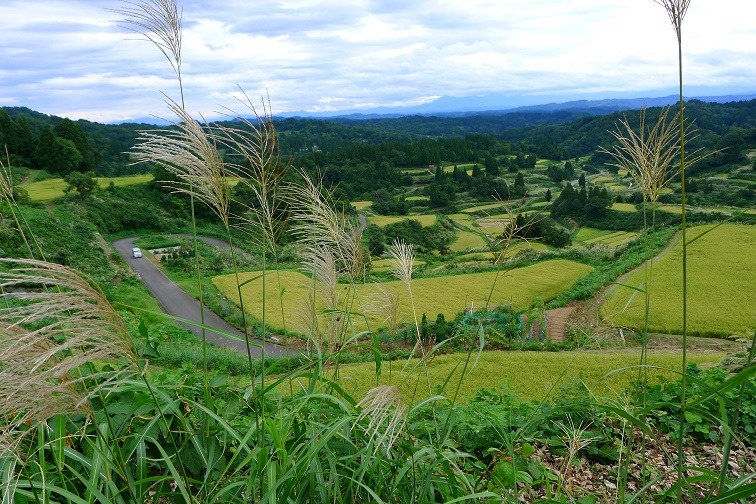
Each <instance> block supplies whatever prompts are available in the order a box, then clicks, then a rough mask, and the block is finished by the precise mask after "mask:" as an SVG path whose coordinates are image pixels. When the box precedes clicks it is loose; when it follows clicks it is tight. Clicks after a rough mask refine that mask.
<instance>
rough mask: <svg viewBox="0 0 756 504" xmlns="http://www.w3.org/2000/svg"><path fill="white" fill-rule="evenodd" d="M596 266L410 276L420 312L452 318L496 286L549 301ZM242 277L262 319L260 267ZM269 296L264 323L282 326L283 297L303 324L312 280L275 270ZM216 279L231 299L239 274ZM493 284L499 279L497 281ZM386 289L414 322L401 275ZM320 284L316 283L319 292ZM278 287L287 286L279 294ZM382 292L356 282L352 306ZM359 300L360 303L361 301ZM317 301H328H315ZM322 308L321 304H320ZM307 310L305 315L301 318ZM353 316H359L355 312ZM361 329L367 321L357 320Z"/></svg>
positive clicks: (504, 295)
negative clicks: (441, 314) (258, 269)
mask: <svg viewBox="0 0 756 504" xmlns="http://www.w3.org/2000/svg"><path fill="white" fill-rule="evenodd" d="M592 269H593V268H591V267H590V266H586V265H585V264H580V263H577V262H574V261H568V260H564V259H556V260H551V261H544V262H541V263H538V264H534V265H532V266H527V267H525V268H518V269H515V270H512V271H509V272H506V274H500V275H498V278H497V274H496V272H485V273H470V274H464V275H450V276H443V277H435V278H419V279H415V280H413V281H412V295H413V299H414V303H415V309H416V314H417V316H418V318H419V317H420V316H421V315H422V314H423V313H427V314H428V316H429V317H432V318H434V319H435V317H436V315H437V314H439V313H443V314H444V316H445V317H447V318H453V317H454V316H455V315H456V314H457V313H458V312H460V311H462V310H464V309H466V308H469V307H470V306H472V307H474V308H477V307H481V306H483V305H485V302H486V299H487V297H488V295H489V293H490V292H491V290H492V288H493V295H492V296H491V302H492V303H493V304H503V305H512V306H514V307H515V308H524V307H527V306H529V305H530V303H531V302H532V301H533V299H534V298H536V297H540V298H541V299H543V300H544V301H548V300H550V299H553V298H554V297H556V296H557V295H558V294H559V293H561V292H562V291H564V290H566V289H568V288H569V287H570V286H571V285H572V284H574V283H575V282H576V281H577V280H578V279H579V278H580V277H582V276H584V275H586V274H588V273H589V272H590V271H591V270H592ZM239 276H240V279H239V281H240V282H246V281H249V283H247V284H245V285H244V287H243V288H242V295H243V297H244V307H245V309H246V310H247V312H249V313H250V314H251V315H253V316H254V317H255V318H257V319H262V310H263V297H262V278H261V273H260V272H259V271H255V272H247V273H242V274H240V275H239ZM266 279H267V288H266V296H265V305H266V319H265V320H266V323H267V324H268V325H269V326H271V327H274V328H282V327H283V322H284V320H283V318H282V315H281V312H282V309H281V303H283V313H285V314H286V326H287V328H289V329H291V328H293V327H298V329H295V330H299V331H301V330H302V327H303V326H302V325H301V324H299V325H298V320H297V319H299V321H302V320H309V319H310V317H309V316H307V315H306V314H305V313H304V312H303V307H304V306H305V305H306V304H307V303H306V301H307V299H308V298H309V297H311V296H312V288H313V286H312V281H311V280H310V279H309V278H308V277H306V276H305V275H303V274H302V273H300V272H299V271H292V270H285V271H271V272H268V274H267V276H266ZM213 284H214V285H215V286H216V287H217V288H218V289H219V290H220V291H221V292H222V293H223V294H224V295H225V296H226V297H227V298H228V299H230V300H234V299H237V290H236V279H235V277H234V275H221V276H217V277H215V278H213ZM494 284H495V285H494ZM381 285H382V286H383V287H384V288H385V289H387V290H388V291H390V292H391V293H393V295H394V296H397V297H398V298H399V311H398V316H397V320H398V321H399V322H405V323H406V322H410V321H412V320H413V314H412V309H411V304H410V298H409V293H408V291H407V289H406V288H405V285H404V284H403V283H402V282H399V281H392V282H384V283H383V284H381ZM321 290H322V287H320V286H318V292H320V291H321ZM280 292H284V294H283V296H280V294H279V293H280ZM349 293H350V291H349V289H348V287H347V286H346V285H340V286H339V289H338V293H337V294H338V295H339V296H340V298H339V299H340V303H343V302H344V299H345V296H347V295H348V294H349ZM378 293H379V289H378V287H377V286H376V285H375V284H361V285H358V286H357V296H356V299H358V300H359V301H360V302H359V303H357V302H356V303H355V304H354V305H353V306H352V307H351V312H353V313H360V312H363V311H364V312H365V313H366V314H367V313H368V310H367V308H368V307H369V301H370V300H371V299H374V298H375V297H376V295H377V294H378ZM360 303H361V304H360ZM316 306H318V307H322V306H324V305H323V304H321V303H319V302H318V303H317V304H316ZM319 310H320V311H322V308H319ZM303 315H304V318H303ZM354 318H357V317H356V316H354ZM367 319H368V321H369V322H370V325H371V327H374V328H376V327H379V326H381V325H383V321H382V318H381V317H379V316H378V315H376V314H367ZM356 325H357V327H358V328H359V329H361V328H363V327H364V324H363V323H360V324H356Z"/></svg>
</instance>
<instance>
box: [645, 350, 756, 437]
mask: <svg viewBox="0 0 756 504" xmlns="http://www.w3.org/2000/svg"><path fill="white" fill-rule="evenodd" d="M752 371H753V370H751V372H750V373H749V374H750V375H751V377H748V376H746V375H745V373H743V375H744V377H745V378H746V379H745V380H744V381H742V385H743V387H742V389H741V388H740V387H739V386H728V387H725V386H726V385H727V384H728V383H732V381H733V378H734V377H733V376H730V375H728V373H727V371H725V370H723V369H721V368H716V367H715V368H711V369H706V370H703V369H700V368H699V367H698V366H696V365H695V364H691V365H690V366H688V368H687V370H686V373H687V374H688V377H689V380H688V382H687V387H686V396H687V402H688V404H690V405H691V406H690V407H689V408H688V409H687V410H686V411H685V420H686V425H685V426H684V428H685V434H686V435H687V436H691V437H692V438H694V439H695V440H697V441H699V442H715V443H716V442H720V441H721V440H722V437H723V435H724V433H725V432H726V431H725V429H726V428H729V427H728V426H729V421H728V418H729V417H730V416H731V415H735V414H737V415H738V423H737V425H735V426H734V428H735V432H736V436H737V437H739V438H740V439H741V440H742V441H743V442H744V443H746V444H747V445H749V446H754V445H755V444H756V378H753V377H752V376H753V372H752ZM746 372H748V371H747V370H746ZM646 394H647V400H648V403H649V404H650V405H651V407H652V409H651V413H650V415H649V418H650V421H651V422H653V424H654V425H655V426H656V427H657V428H659V429H660V430H661V431H662V432H667V433H670V434H672V433H676V432H677V431H678V429H679V428H680V397H681V394H682V383H681V382H680V381H679V380H677V381H665V382H663V383H659V384H654V385H651V386H648V387H647V392H646ZM738 399H739V400H738ZM738 405H739V409H737V406H738ZM723 415H724V418H723ZM730 427H732V426H730Z"/></svg>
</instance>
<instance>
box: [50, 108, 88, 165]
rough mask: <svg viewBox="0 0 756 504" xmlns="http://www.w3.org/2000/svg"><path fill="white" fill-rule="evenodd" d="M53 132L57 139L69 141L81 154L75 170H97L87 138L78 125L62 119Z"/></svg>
mask: <svg viewBox="0 0 756 504" xmlns="http://www.w3.org/2000/svg"><path fill="white" fill-rule="evenodd" d="M53 132H54V133H55V135H56V136H57V137H58V138H64V139H66V140H70V141H71V142H73V144H74V145H75V146H76V149H77V150H78V151H79V153H80V154H81V161H79V166H77V167H76V169H77V170H79V171H82V172H87V171H90V170H95V169H96V168H97V159H96V156H95V152H94V151H93V150H92V149H91V148H90V146H89V141H88V140H87V136H86V135H85V134H84V131H82V129H81V128H80V127H79V125H78V124H76V123H75V122H73V121H72V120H71V119H63V120H62V121H60V122H59V123H57V124H56V125H55V128H54V129H53Z"/></svg>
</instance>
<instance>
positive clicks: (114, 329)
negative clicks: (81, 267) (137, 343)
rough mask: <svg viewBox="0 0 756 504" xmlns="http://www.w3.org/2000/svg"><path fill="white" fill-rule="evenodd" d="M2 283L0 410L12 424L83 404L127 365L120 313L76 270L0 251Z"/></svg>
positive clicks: (130, 356)
mask: <svg viewBox="0 0 756 504" xmlns="http://www.w3.org/2000/svg"><path fill="white" fill-rule="evenodd" d="M0 289H2V292H4V294H3V297H4V298H5V299H4V300H5V303H4V305H3V308H0V411H2V412H3V413H2V414H3V415H4V425H5V426H6V427H8V428H9V429H10V431H13V430H14V429H17V428H18V427H20V426H21V425H22V424H24V423H27V424H28V423H29V422H32V421H43V420H46V419H48V418H50V417H51V416H54V415H57V414H65V413H71V412H74V411H86V405H87V402H88V399H89V398H90V397H92V395H93V394H95V393H97V392H98V391H100V390H102V389H104V388H106V387H110V386H113V385H114V384H116V383H118V382H119V381H120V380H121V379H123V378H125V377H127V376H128V374H129V373H130V371H129V370H130V369H132V367H131V366H132V365H133V364H134V363H135V362H136V356H135V355H134V353H133V351H132V348H131V338H130V336H129V334H128V331H127V329H126V327H125V324H124V323H123V320H122V319H121V318H120V316H119V315H118V314H117V313H116V312H115V310H114V309H113V308H112V306H111V305H110V304H109V303H108V302H107V300H106V299H105V296H104V294H103V293H102V292H101V291H100V290H99V289H97V288H95V287H93V286H92V285H90V283H88V282H87V281H86V280H85V279H84V278H83V277H81V275H79V274H78V273H76V272H75V271H73V270H71V269H69V268H66V267H65V266H61V265H59V264H54V263H47V262H44V261H36V260H31V259H0ZM108 362H113V363H116V365H115V366H113V370H112V371H110V370H109V369H108V368H103V367H102V365H103V364H104V363H108ZM103 369H104V370H103ZM95 384H96V385H95ZM6 434H7V432H6Z"/></svg>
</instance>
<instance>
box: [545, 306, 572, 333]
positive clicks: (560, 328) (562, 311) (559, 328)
mask: <svg viewBox="0 0 756 504" xmlns="http://www.w3.org/2000/svg"><path fill="white" fill-rule="evenodd" d="M574 311H575V307H574V306H564V307H562V308H555V309H553V310H546V338H547V339H548V340H549V341H564V331H565V328H566V327H567V320H568V319H569V318H570V315H572V312H574Z"/></svg>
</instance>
